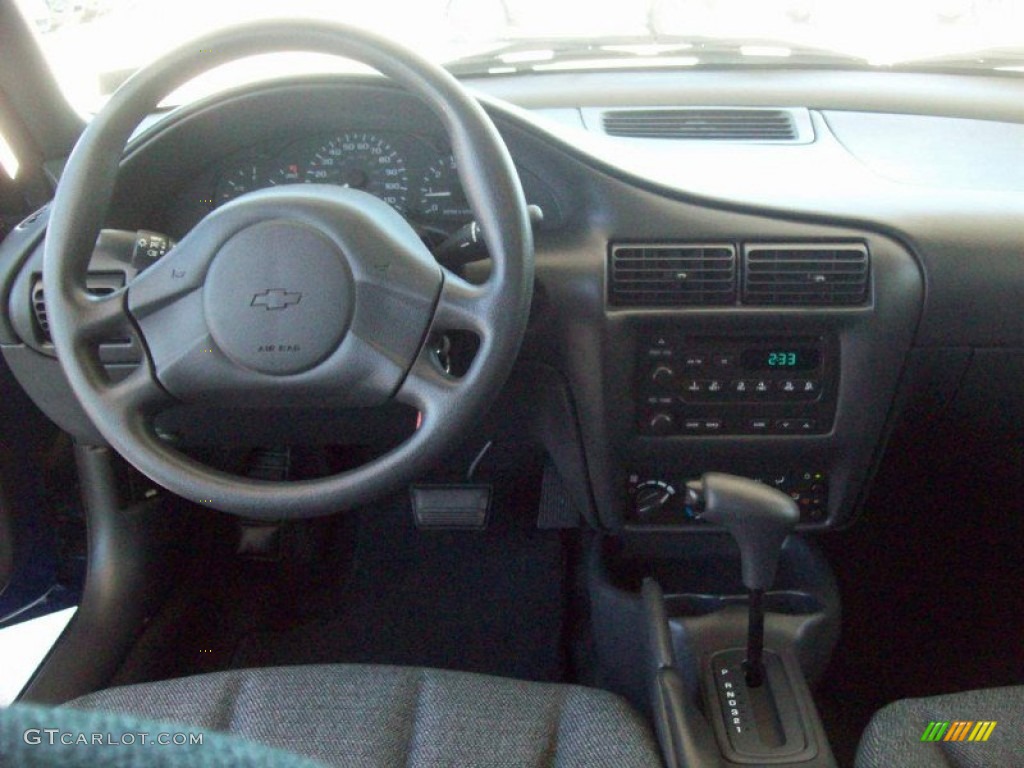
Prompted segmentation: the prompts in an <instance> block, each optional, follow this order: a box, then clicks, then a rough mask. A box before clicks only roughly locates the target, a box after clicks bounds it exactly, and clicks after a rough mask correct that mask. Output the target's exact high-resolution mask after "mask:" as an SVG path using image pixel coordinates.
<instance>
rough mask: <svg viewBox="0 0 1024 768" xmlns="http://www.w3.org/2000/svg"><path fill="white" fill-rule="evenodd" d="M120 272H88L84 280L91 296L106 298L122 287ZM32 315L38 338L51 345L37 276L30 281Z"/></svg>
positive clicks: (42, 294)
mask: <svg viewBox="0 0 1024 768" xmlns="http://www.w3.org/2000/svg"><path fill="white" fill-rule="evenodd" d="M124 279H125V278H124V273H122V272H90V273H89V276H88V277H87V278H86V286H87V288H88V291H89V293H90V294H92V295H93V296H107V295H109V294H111V293H113V292H114V291H116V290H118V289H119V288H121V287H122V286H123V285H124ZM32 314H33V315H34V317H35V320H36V328H37V329H38V331H39V338H40V340H41V341H42V342H43V343H44V344H52V343H53V339H51V338H50V321H49V318H48V317H47V315H46V291H45V289H44V288H43V280H42V278H41V277H39V276H38V275H37V276H36V277H35V279H34V280H33V281H32ZM111 343H114V344H130V343H131V339H114V340H112V341H111Z"/></svg>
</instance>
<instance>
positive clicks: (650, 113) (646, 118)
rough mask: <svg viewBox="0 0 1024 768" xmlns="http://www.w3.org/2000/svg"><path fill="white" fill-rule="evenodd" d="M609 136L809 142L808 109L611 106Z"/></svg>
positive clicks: (605, 117) (605, 116) (605, 124)
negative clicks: (622, 107)
mask: <svg viewBox="0 0 1024 768" xmlns="http://www.w3.org/2000/svg"><path fill="white" fill-rule="evenodd" d="M601 128H602V129H603V130H604V132H605V133H606V134H607V135H609V136H621V137H630V138H637V139H688V140H696V141H725V142H729V141H736V142H743V141H753V142H801V143H803V142H807V141H810V139H811V136H812V135H813V132H812V129H811V124H810V117H809V115H808V114H807V111H806V110H798V109H762V108H756V109H754V108H752V109H744V108H707V107H688V108H676V107H670V108H648V109H609V110H605V111H604V112H602V114H601Z"/></svg>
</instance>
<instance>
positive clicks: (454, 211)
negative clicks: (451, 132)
mask: <svg viewBox="0 0 1024 768" xmlns="http://www.w3.org/2000/svg"><path fill="white" fill-rule="evenodd" d="M418 208H419V213H420V214H422V215H423V216H425V217H427V218H432V219H448V220H457V221H460V222H461V221H468V220H469V219H472V218H473V211H472V210H471V209H470V207H469V201H468V200H467V199H466V193H465V192H463V190H462V184H461V183H460V182H459V175H458V173H457V172H456V169H455V157H454V156H453V155H452V154H451V153H450V152H449V153H448V154H444V155H441V156H440V157H438V158H437V159H436V160H435V161H434V162H433V163H431V164H430V167H429V168H427V170H426V171H424V173H423V178H422V179H421V180H420V189H419V205H418Z"/></svg>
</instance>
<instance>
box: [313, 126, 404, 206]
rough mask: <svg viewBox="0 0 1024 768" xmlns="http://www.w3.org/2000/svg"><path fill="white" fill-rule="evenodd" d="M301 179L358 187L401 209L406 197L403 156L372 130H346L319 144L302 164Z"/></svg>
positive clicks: (317, 182) (316, 182)
mask: <svg viewBox="0 0 1024 768" xmlns="http://www.w3.org/2000/svg"><path fill="white" fill-rule="evenodd" d="M305 180H306V181H307V182H309V183H315V184H337V185H338V186H342V187H351V188H352V189H361V190H363V191H364V192H369V193H370V194H371V195H376V196H377V197H379V198H380V199H381V200H383V201H384V202H386V203H388V204H389V205H391V206H392V207H393V208H395V209H397V210H399V211H404V210H405V207H406V204H407V202H408V197H409V174H408V171H407V170H406V167H405V158H403V157H402V155H401V154H399V153H398V152H397V151H395V149H394V148H393V147H392V146H391V145H390V144H389V143H388V142H387V141H385V140H384V139H383V138H381V137H380V136H376V135H374V134H372V133H346V134H343V135H341V136H336V137H334V138H332V139H330V140H329V141H327V142H326V143H324V144H323V145H321V146H320V147H319V148H318V149H317V150H316V151H315V152H314V153H313V157H312V159H311V160H310V161H309V165H308V166H307V167H306V173H305Z"/></svg>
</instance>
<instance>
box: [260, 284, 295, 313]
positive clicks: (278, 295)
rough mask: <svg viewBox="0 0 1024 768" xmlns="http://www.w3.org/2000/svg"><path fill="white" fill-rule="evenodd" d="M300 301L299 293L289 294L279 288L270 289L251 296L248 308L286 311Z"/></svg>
mask: <svg viewBox="0 0 1024 768" xmlns="http://www.w3.org/2000/svg"><path fill="white" fill-rule="evenodd" d="M300 301H302V294H301V293H297V292H296V293H289V292H288V291H283V290H281V289H280V288H271V289H269V290H266V291H263V292H262V293H257V294H256V295H255V296H253V297H252V302H251V303H250V304H249V306H252V307H263V308H264V309H287V308H288V307H290V306H291V305H292V304H298V303H299V302H300Z"/></svg>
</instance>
